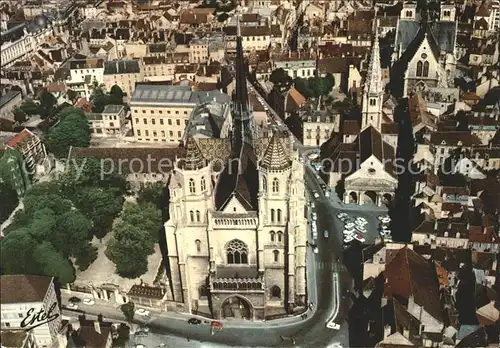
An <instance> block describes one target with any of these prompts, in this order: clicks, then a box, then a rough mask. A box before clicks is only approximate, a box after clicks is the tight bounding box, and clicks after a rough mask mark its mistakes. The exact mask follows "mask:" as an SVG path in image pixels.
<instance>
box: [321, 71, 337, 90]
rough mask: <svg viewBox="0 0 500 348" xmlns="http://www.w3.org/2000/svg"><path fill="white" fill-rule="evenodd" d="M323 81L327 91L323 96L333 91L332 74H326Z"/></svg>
mask: <svg viewBox="0 0 500 348" xmlns="http://www.w3.org/2000/svg"><path fill="white" fill-rule="evenodd" d="M323 79H324V81H325V85H326V86H325V87H326V90H327V93H326V94H325V95H328V94H329V93H330V91H331V90H332V89H333V86H334V85H335V79H334V77H333V75H332V74H330V73H328V74H326V76H325V77H324V78H323Z"/></svg>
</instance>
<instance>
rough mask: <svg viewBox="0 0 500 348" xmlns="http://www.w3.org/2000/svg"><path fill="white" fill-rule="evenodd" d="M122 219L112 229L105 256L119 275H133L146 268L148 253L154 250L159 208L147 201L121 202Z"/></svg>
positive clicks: (135, 276) (159, 216)
mask: <svg viewBox="0 0 500 348" xmlns="http://www.w3.org/2000/svg"><path fill="white" fill-rule="evenodd" d="M121 216H122V220H121V221H120V222H119V223H117V224H116V225H115V227H114V229H113V232H114V234H113V238H111V239H110V240H109V241H108V245H107V249H106V256H107V257H108V258H109V259H110V260H111V261H113V262H114V264H115V265H116V271H117V273H118V274H120V275H121V276H122V277H126V278H137V277H139V276H141V275H143V274H144V273H146V271H147V269H148V255H151V254H153V253H154V244H155V243H157V242H158V231H159V229H160V227H161V223H162V217H161V211H160V210H159V209H158V208H157V207H155V206H154V205H153V204H151V203H145V204H133V203H125V205H124V209H123V213H122V214H121Z"/></svg>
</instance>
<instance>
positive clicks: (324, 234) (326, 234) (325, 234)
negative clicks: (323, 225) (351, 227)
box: [323, 230, 328, 238]
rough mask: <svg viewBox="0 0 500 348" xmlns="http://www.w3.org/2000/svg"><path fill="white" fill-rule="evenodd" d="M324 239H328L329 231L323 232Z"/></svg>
mask: <svg viewBox="0 0 500 348" xmlns="http://www.w3.org/2000/svg"><path fill="white" fill-rule="evenodd" d="M323 237H325V238H328V231H327V230H324V231H323Z"/></svg>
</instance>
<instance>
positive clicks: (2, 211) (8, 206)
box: [0, 182, 19, 224]
mask: <svg viewBox="0 0 500 348" xmlns="http://www.w3.org/2000/svg"><path fill="white" fill-rule="evenodd" d="M0 197H2V204H0V224H1V223H3V222H4V221H5V220H7V219H8V218H9V216H10V214H12V212H13V211H14V209H16V207H17V204H18V203H19V200H18V198H17V192H16V190H14V189H13V188H12V187H10V186H9V185H7V184H6V183H1V182H0Z"/></svg>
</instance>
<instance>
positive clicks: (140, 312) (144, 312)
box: [135, 308, 149, 317]
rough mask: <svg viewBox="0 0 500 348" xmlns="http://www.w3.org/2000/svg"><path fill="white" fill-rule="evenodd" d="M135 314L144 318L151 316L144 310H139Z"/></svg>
mask: <svg viewBox="0 0 500 348" xmlns="http://www.w3.org/2000/svg"><path fill="white" fill-rule="evenodd" d="M135 314H137V315H140V316H143V317H147V316H148V315H149V311H147V310H145V309H143V308H139V309H137V310H136V311H135Z"/></svg>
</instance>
